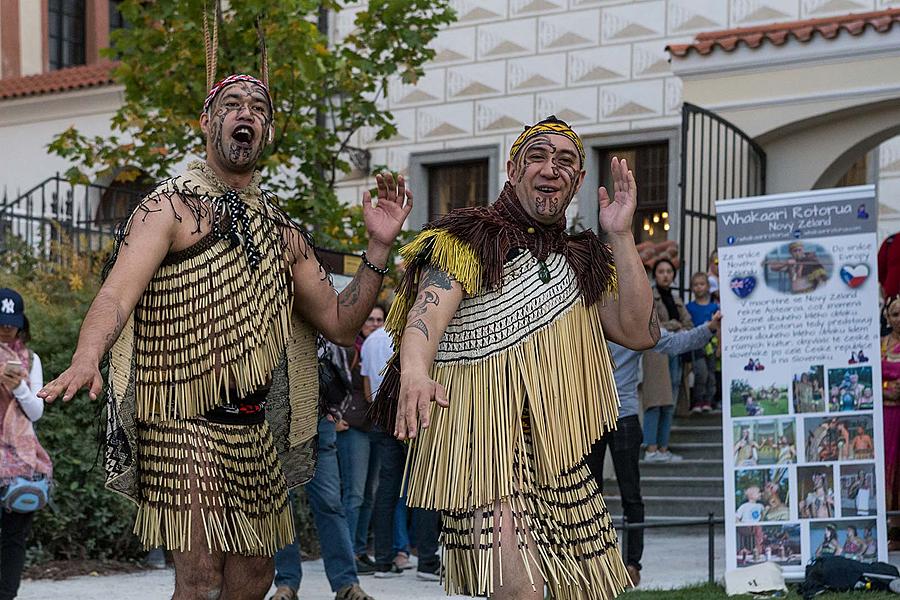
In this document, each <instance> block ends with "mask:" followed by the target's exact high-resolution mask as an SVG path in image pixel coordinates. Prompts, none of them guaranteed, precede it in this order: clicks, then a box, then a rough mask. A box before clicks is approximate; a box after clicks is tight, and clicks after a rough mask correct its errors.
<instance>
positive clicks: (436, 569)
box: [416, 563, 443, 581]
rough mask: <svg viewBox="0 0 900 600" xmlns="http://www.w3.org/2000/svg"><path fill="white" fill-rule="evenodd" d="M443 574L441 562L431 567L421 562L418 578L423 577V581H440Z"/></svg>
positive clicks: (417, 573)
mask: <svg viewBox="0 0 900 600" xmlns="http://www.w3.org/2000/svg"><path fill="white" fill-rule="evenodd" d="M442 574H443V569H442V568H441V565H440V563H439V564H436V565H434V566H433V567H431V568H430V569H429V568H423V567H422V566H421V564H420V565H419V568H418V570H417V571H416V579H421V580H422V581H440V580H441V575H442Z"/></svg>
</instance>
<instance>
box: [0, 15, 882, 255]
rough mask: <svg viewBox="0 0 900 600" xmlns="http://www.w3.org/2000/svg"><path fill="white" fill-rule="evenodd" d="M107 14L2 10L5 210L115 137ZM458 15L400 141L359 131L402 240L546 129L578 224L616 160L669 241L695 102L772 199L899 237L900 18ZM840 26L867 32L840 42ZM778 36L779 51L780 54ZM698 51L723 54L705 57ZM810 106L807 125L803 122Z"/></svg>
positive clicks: (463, 200) (487, 193)
mask: <svg viewBox="0 0 900 600" xmlns="http://www.w3.org/2000/svg"><path fill="white" fill-rule="evenodd" d="M116 4H117V2H114V1H110V0H0V53H2V56H0V58H2V61H0V64H2V70H0V75H2V79H0V136H2V139H3V140H4V143H3V144H2V146H0V164H3V165H4V169H3V174H2V177H0V194H2V193H3V190H5V193H6V197H7V198H8V199H10V200H11V199H13V198H15V197H17V196H18V195H19V194H21V193H22V192H24V191H27V190H28V189H29V188H31V187H33V186H35V185H37V184H39V183H40V182H41V181H43V180H44V179H46V178H47V177H48V176H50V175H52V174H54V173H55V172H57V171H64V170H65V169H66V167H67V166H68V165H66V164H65V162H64V161H62V159H59V158H58V157H55V156H48V155H47V152H46V145H47V143H49V141H50V140H51V139H52V137H53V135H55V134H57V133H59V132H60V131H62V130H64V129H65V128H67V127H69V126H72V125H75V126H77V127H78V128H79V129H80V130H81V131H82V132H83V133H86V134H88V135H102V134H103V133H105V132H106V131H108V121H109V117H110V116H111V114H112V113H113V111H114V110H115V109H116V108H117V107H118V106H119V104H120V103H121V101H122V90H121V89H120V88H119V87H118V86H116V85H114V84H113V83H112V81H111V79H110V78H109V64H108V63H104V62H103V61H102V60H101V58H100V56H99V48H101V47H103V46H104V45H105V44H107V43H108V39H109V31H110V29H111V28H114V27H117V26H121V25H122V23H121V19H120V17H119V16H118V12H117V10H116ZM453 6H454V8H455V10H456V12H457V16H458V19H457V21H456V22H455V23H454V24H453V25H452V26H450V27H447V28H446V29H445V30H443V31H442V32H441V33H440V35H439V36H438V38H437V39H436V40H435V42H434V48H435V51H436V55H435V58H434V60H433V61H432V62H431V63H430V64H429V65H427V67H426V73H425V76H424V77H422V78H421V79H420V80H419V81H417V82H416V83H415V84H414V85H403V84H401V83H399V82H394V83H392V84H391V85H390V87H389V90H388V93H387V97H386V98H385V99H384V107H385V109H387V110H390V111H391V112H392V114H393V115H394V118H395V120H396V123H397V126H398V133H397V135H396V136H395V137H394V138H393V139H390V140H386V141H380V142H376V141H374V139H373V137H374V136H373V135H372V132H369V131H365V130H363V131H360V132H359V133H358V135H357V139H356V140H354V144H353V145H354V146H357V147H362V148H367V149H368V150H369V151H370V153H371V160H370V163H371V165H384V166H387V167H389V168H391V169H395V170H398V171H401V172H403V173H404V174H406V175H407V176H408V178H409V180H410V182H411V186H412V188H413V190H414V193H415V196H416V199H417V200H418V201H417V203H416V208H415V211H414V214H413V215H412V216H411V218H410V223H409V225H410V226H411V227H417V226H419V225H421V224H422V223H424V222H426V221H428V220H429V219H431V218H433V217H434V216H436V215H439V214H442V213H444V212H446V211H447V210H450V209H452V208H454V207H457V206H466V205H475V204H481V203H485V202H489V201H491V200H492V199H493V198H494V197H496V195H497V193H498V191H499V189H500V187H501V185H502V183H503V182H504V181H505V177H506V174H505V169H506V156H507V154H508V149H509V146H510V145H511V144H512V142H513V140H514V139H515V138H516V136H517V135H518V134H519V133H520V132H521V130H522V127H523V125H524V124H530V123H533V122H535V121H536V120H539V119H541V118H543V117H545V116H547V115H550V114H555V115H556V116H558V117H560V118H562V119H565V120H567V121H569V122H570V123H572V124H573V125H574V126H575V127H576V129H577V130H578V131H579V132H580V133H581V134H582V135H583V136H584V138H585V143H586V146H587V150H588V160H587V171H588V176H587V180H586V184H585V186H584V189H583V190H582V192H581V193H580V194H579V197H578V198H577V200H576V202H574V203H573V205H572V206H571V207H570V210H569V215H568V216H569V219H570V222H572V223H573V224H577V225H581V226H594V225H595V224H596V219H597V209H596V188H597V187H598V186H599V185H602V184H605V183H606V182H607V180H608V174H607V168H608V167H607V165H608V162H609V158H610V157H611V156H614V155H617V156H620V157H625V158H628V160H629V164H631V165H632V166H633V168H634V170H635V173H636V177H637V181H638V188H639V198H638V215H637V218H636V220H635V235H636V238H637V239H638V241H642V242H657V243H658V242H662V241H664V240H667V239H672V240H677V239H678V234H679V231H680V230H681V228H682V227H681V225H682V224H681V223H680V219H681V212H682V210H681V209H682V204H681V188H680V182H681V178H682V166H683V165H682V164H681V156H682V147H681V133H682V108H683V103H684V102H685V100H687V101H688V102H691V103H692V104H696V105H698V106H701V107H704V108H708V109H710V110H712V111H713V112H715V113H717V114H721V115H722V116H723V117H724V118H725V119H727V120H729V121H730V122H732V123H734V124H735V125H736V127H737V128H738V129H739V130H741V131H744V132H746V133H747V134H748V136H750V137H751V138H754V139H757V140H760V141H761V146H762V148H763V149H764V150H765V151H766V153H767V155H768V156H769V160H768V169H767V170H766V173H767V175H766V177H767V179H768V180H769V181H768V185H767V186H766V189H767V191H770V192H772V191H792V190H793V189H810V188H812V187H829V186H832V185H850V184H859V183H867V182H868V183H876V184H877V185H878V187H879V197H880V199H881V205H882V206H881V214H882V215H883V217H884V219H883V229H884V233H885V234H887V233H893V231H894V230H896V229H900V219H898V217H900V138H895V137H894V136H895V135H897V134H900V130H897V131H892V130H891V127H890V126H888V125H884V121H885V120H886V119H888V118H889V117H890V115H891V114H893V113H891V112H890V111H891V110H893V109H895V108H896V102H897V101H898V99H900V62H898V61H900V24H897V20H898V19H900V0H634V1H626V0H478V1H475V0H453ZM362 8H363V3H359V4H357V5H352V4H351V5H350V6H349V7H348V8H347V9H345V10H343V11H341V12H339V13H337V14H336V15H333V16H332V22H331V24H330V27H331V34H332V35H334V36H338V37H339V36H344V35H346V34H347V33H349V32H350V31H351V30H352V27H353V18H354V16H355V14H356V12H357V11H359V10H362ZM848 13H850V14H853V15H857V16H858V17H859V18H857V19H854V20H855V21H861V22H862V25H861V26H859V24H857V25H853V26H847V27H844V26H842V25H841V24H840V23H844V22H845V21H841V19H845V17H846V15H847V14H848ZM895 17H896V18H895ZM851 21H852V20H851ZM848 22H849V21H848ZM835 23H837V24H835ZM780 25H786V26H787V30H788V32H787V33H785V34H784V35H783V36H782V37H780V38H779V36H780V35H781V34H780V33H778V32H779V31H780V30H779V26H780ZM817 27H818V29H816V28H817ZM807 30H810V31H812V33H810V34H809V35H806V34H805V33H804V32H805V31H807ZM748 31H749V33H748ZM773 31H774V33H773ZM823 31H824V32H825V33H822V32H823ZM710 32H715V34H716V35H717V36H718V37H715V36H713V38H711V39H715V40H718V42H713V43H710V44H709V45H708V46H704V45H703V44H704V43H705V42H703V40H704V36H705V35H709V34H710ZM797 32H800V33H799V34H798V33H797ZM832 32H833V33H834V34H833V35H831V34H832ZM742 36H743V37H742ZM754 36H756V37H754ZM804 36H805V37H804ZM732 38H733V39H734V40H737V41H735V42H734V43H732V42H731V41H729V40H732ZM722 40H724V42H722ZM757 40H762V41H761V42H760V43H756V41H757ZM729 44H731V45H730V46H729ZM667 48H668V49H667ZM669 49H671V52H670V50H669ZM848 57H855V59H854V60H856V62H853V60H850V59H848ZM826 63H827V64H826ZM823 65H824V67H823ZM860 65H863V66H864V69H863V68H861V67H860ZM813 67H816V68H819V67H822V69H820V71H817V70H816V68H813ZM825 67H827V68H825ZM863 71H864V72H863ZM197 76H198V77H199V76H201V74H199V73H198V74H197ZM876 83H877V85H876ZM872 94H877V95H878V102H879V103H881V108H882V109H884V110H883V111H882V112H881V113H879V114H878V115H874V116H873V119H874V122H873V123H870V128H871V129H872V132H870V133H871V135H868V136H867V137H865V138H864V139H857V138H858V137H859V136H856V137H854V136H853V135H851V133H848V132H847V131H846V130H841V129H840V128H838V129H834V130H833V131H831V132H830V133H829V131H828V130H827V128H823V129H821V130H817V131H818V134H819V135H821V136H827V135H829V134H830V135H831V136H832V137H834V136H840V135H845V136H847V139H846V140H844V148H843V150H842V152H841V155H840V156H839V157H838V158H839V160H838V159H835V160H832V161H831V162H827V159H828V157H827V156H823V157H821V160H820V162H819V163H815V164H807V165H805V168H807V170H808V171H811V174H806V175H804V177H799V176H798V177H793V178H792V176H791V174H792V173H793V174H796V172H795V171H791V170H789V169H782V168H781V167H780V165H782V163H783V162H784V160H785V158H784V157H792V156H793V157H797V156H800V157H802V156H803V155H804V152H806V151H807V150H806V149H807V148H809V147H818V146H817V143H818V142H817V140H819V139H821V138H816V137H815V136H814V135H807V134H810V129H811V127H810V124H811V123H813V122H817V123H819V124H822V123H825V124H827V123H832V122H834V123H837V122H838V121H840V122H842V123H844V125H845V127H852V125H853V123H854V122H855V121H853V120H852V119H851V120H847V119H845V118H843V117H846V113H848V112H851V113H852V112H853V111H854V110H857V111H863V110H865V111H869V112H871V109H872V106H871V105H872V104H874V103H873V102H865V101H864V100H865V99H866V98H867V95H869V97H871V95H872ZM854 98H855V99H856V100H854ZM828 102H832V104H828ZM817 104H818V105H819V108H820V110H818V112H815V111H813V112H814V114H813V112H810V110H807V111H806V112H803V110H800V109H798V107H800V106H801V105H802V106H805V107H806V109H808V108H809V106H810V105H812V106H815V105H817ZM773 114H774V115H777V119H780V121H779V122H778V123H775V122H774V121H771V119H772V118H773V117H772V115H773ZM873 114H874V113H873ZM842 115H843V116H842ZM766 119H770V121H769V123H768V125H767V121H766ZM895 123H900V119H897V120H896V121H895ZM812 129H815V128H812ZM867 131H868V130H867ZM804 135H806V137H804ZM851 138H852V139H851ZM840 143H841V142H840V141H839V142H838V145H840ZM772 157H777V158H776V159H773V158H772ZM822 161H825V162H822ZM807 162H809V161H807ZM820 163H821V164H820ZM826 163H827V164H826ZM797 164H801V165H802V164H803V161H802V160H801V161H798V162H797ZM820 167H821V172H819V173H815V172H812V171H815V169H817V168H820ZM791 168H792V169H793V168H794V167H791ZM826 172H827V173H826ZM826 175H827V176H826ZM100 183H104V182H100ZM372 183H373V182H372V180H371V178H367V177H360V176H358V175H355V176H349V177H347V178H345V179H344V180H342V181H341V182H340V183H339V186H338V193H339V197H340V198H341V199H343V200H344V201H346V202H347V203H356V202H359V201H360V198H361V195H362V191H363V190H364V189H367V188H368V187H370V186H371V185H372ZM792 186H794V187H792ZM797 186H799V187H797ZM93 210H98V211H99V210H104V209H102V208H101V207H99V206H95V207H94V209H93ZM105 210H106V211H107V212H110V209H109V208H106V209H105ZM114 212H115V211H114V210H113V211H112V212H111V214H112V213H114ZM704 260H705V259H704ZM694 262H695V263H696V264H700V262H702V261H700V260H699V259H697V260H695V261H694Z"/></svg>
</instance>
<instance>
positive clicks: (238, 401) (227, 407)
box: [204, 388, 269, 425]
mask: <svg viewBox="0 0 900 600" xmlns="http://www.w3.org/2000/svg"><path fill="white" fill-rule="evenodd" d="M268 395H269V390H268V388H266V389H261V390H256V391H255V392H251V393H250V394H248V395H246V396H244V397H243V398H236V397H234V396H233V395H232V392H231V391H229V392H228V393H227V394H225V396H224V400H225V404H223V405H221V406H217V407H216V408H213V409H212V410H208V411H206V413H205V414H204V416H205V417H206V419H207V420H208V421H211V422H213V423H221V424H223V425H259V424H260V423H262V422H263V421H265V420H266V396H268Z"/></svg>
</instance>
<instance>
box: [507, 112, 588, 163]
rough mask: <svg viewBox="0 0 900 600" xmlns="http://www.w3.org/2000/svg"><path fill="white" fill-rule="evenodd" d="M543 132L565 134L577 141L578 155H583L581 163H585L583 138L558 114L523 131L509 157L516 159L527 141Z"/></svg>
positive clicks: (510, 150)
mask: <svg viewBox="0 0 900 600" xmlns="http://www.w3.org/2000/svg"><path fill="white" fill-rule="evenodd" d="M543 133H552V134H556V135H563V136H565V137H567V138H569V139H570V140H572V141H573V142H574V143H575V147H576V148H578V155H579V156H580V157H581V164H584V158H585V156H584V144H582V143H581V138H580V137H578V134H577V133H575V131H574V130H573V129H572V128H571V127H569V124H568V123H566V122H565V121H563V120H561V119H557V118H556V115H550V116H549V117H547V118H546V119H544V120H543V121H541V122H540V123H536V124H534V125H532V126H531V127H526V128H525V131H523V132H522V135H520V136H519V137H518V138H517V139H516V141H515V142H514V143H513V145H512V147H511V148H510V149H509V159H510V160H515V158H516V155H517V154H518V153H519V150H521V149H522V146H524V145H525V142H526V141H528V140H529V139H531V138H533V137H534V136H536V135H541V134H543Z"/></svg>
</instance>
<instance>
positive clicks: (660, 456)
mask: <svg viewBox="0 0 900 600" xmlns="http://www.w3.org/2000/svg"><path fill="white" fill-rule="evenodd" d="M667 460H668V459H667V458H666V456H665V453H663V452H659V451H656V452H650V451H647V452H644V462H666V461H667Z"/></svg>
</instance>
